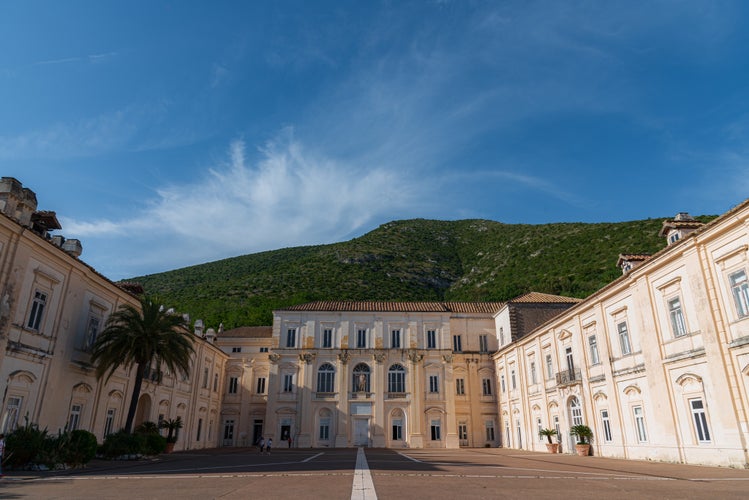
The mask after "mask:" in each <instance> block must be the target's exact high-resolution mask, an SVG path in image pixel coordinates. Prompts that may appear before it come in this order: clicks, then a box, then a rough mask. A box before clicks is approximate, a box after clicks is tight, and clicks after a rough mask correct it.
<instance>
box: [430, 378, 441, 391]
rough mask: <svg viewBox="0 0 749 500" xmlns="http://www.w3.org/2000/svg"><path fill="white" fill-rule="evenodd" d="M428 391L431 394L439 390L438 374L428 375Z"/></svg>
mask: <svg viewBox="0 0 749 500" xmlns="http://www.w3.org/2000/svg"><path fill="white" fill-rule="evenodd" d="M429 392H430V393H432V394H438V393H439V392H440V377H439V375H429Z"/></svg>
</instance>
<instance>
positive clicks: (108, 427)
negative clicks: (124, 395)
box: [104, 408, 117, 437]
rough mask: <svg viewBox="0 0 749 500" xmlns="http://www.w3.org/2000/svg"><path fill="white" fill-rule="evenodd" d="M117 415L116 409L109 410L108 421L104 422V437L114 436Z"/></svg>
mask: <svg viewBox="0 0 749 500" xmlns="http://www.w3.org/2000/svg"><path fill="white" fill-rule="evenodd" d="M116 413H117V410H116V409H114V408H108V409H107V419H106V420H105V421H104V437H107V436H109V435H110V434H112V429H114V416H115V414H116Z"/></svg>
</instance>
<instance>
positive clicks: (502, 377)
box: [499, 375, 507, 393]
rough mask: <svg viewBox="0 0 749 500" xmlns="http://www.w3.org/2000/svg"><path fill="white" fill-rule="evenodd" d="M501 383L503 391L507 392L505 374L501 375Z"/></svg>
mask: <svg viewBox="0 0 749 500" xmlns="http://www.w3.org/2000/svg"><path fill="white" fill-rule="evenodd" d="M499 383H500V385H501V386H502V393H505V392H507V388H506V387H505V376H504V375H500V376H499Z"/></svg>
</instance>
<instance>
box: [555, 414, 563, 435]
mask: <svg viewBox="0 0 749 500" xmlns="http://www.w3.org/2000/svg"><path fill="white" fill-rule="evenodd" d="M554 430H555V431H557V441H559V440H560V439H561V438H562V429H561V427H559V415H554Z"/></svg>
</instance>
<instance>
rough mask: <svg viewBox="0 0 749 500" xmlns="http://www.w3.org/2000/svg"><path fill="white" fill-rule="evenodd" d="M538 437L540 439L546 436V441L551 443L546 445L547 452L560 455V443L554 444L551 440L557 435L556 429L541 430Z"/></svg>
mask: <svg viewBox="0 0 749 500" xmlns="http://www.w3.org/2000/svg"><path fill="white" fill-rule="evenodd" d="M538 435H539V437H542V436H546V439H547V440H548V441H549V442H548V443H546V451H548V452H549V453H559V443H554V442H553V441H552V440H551V437H552V436H556V435H557V430H556V429H541V430H540V431H538Z"/></svg>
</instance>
